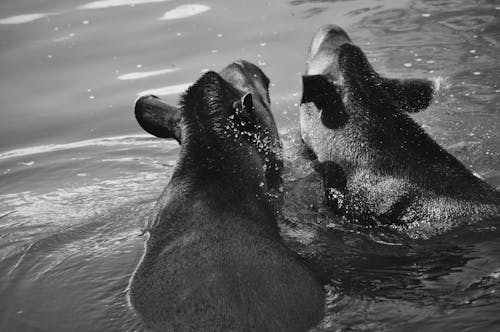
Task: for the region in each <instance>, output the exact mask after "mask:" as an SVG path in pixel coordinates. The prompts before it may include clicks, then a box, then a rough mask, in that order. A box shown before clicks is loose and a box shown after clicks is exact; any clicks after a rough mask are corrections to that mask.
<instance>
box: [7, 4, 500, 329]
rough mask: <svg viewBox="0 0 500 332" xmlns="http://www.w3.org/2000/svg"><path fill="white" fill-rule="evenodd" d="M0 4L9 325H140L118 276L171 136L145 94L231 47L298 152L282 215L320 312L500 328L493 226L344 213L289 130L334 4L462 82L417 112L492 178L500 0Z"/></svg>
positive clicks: (183, 82) (432, 69)
mask: <svg viewBox="0 0 500 332" xmlns="http://www.w3.org/2000/svg"><path fill="white" fill-rule="evenodd" d="M0 9H1V11H0V12H1V13H2V14H1V18H0V33H1V35H2V38H1V39H0V53H1V57H0V75H1V77H2V78H3V79H4V80H3V82H4V84H3V85H2V89H0V102H1V103H2V121H0V135H1V138H2V139H1V140H0V182H1V184H2V185H1V187H0V330H2V331H4V330H5V331H39V330H47V331H69V330H71V331H104V330H107V331H116V330H120V331H134V330H143V328H142V327H141V325H140V324H139V323H138V321H137V319H136V317H135V316H134V315H133V313H132V312H131V310H130V308H129V307H128V304H127V301H126V297H125V289H126V287H127V282H128V279H129V277H130V274H131V273H132V271H133V268H134V267H135V265H136V263H137V261H138V259H139V257H140V255H141V253H142V245H143V241H144V238H142V237H139V236H138V235H139V234H140V231H141V229H142V227H143V226H144V224H145V222H146V220H147V218H148V214H149V211H150V210H151V208H152V206H153V205H154V202H155V200H156V199H157V197H158V196H159V194H160V192H161V190H162V189H163V188H164V186H165V185H166V183H167V182H168V179H169V177H170V174H171V172H172V168H173V166H174V165H175V161H176V159H177V154H178V151H179V148H178V146H177V144H176V143H175V142H170V141H162V140H157V139H154V138H151V137H149V136H147V135H145V134H143V133H142V132H141V129H140V128H139V126H138V125H137V124H136V122H135V118H134V115H133V109H132V105H133V102H134V100H135V98H137V96H138V95H142V94H156V95H163V96H166V97H165V99H167V100H168V101H169V102H171V103H176V101H177V99H178V95H179V94H180V93H182V92H183V91H184V90H185V89H186V88H187V87H188V86H189V84H190V83H189V82H193V81H194V80H195V79H196V78H197V77H199V76H200V73H201V72H203V71H206V70H207V69H214V70H219V69H221V68H223V67H224V66H225V65H227V64H228V63H230V62H231V61H234V60H235V59H238V58H244V59H247V60H249V61H252V62H254V63H258V64H259V65H260V66H261V67H262V68H263V70H264V71H265V72H266V74H268V76H269V77H270V78H271V99H272V100H273V111H274V114H275V118H276V120H277V122H278V125H279V127H280V128H281V129H282V130H281V134H282V137H283V140H284V146H285V154H286V164H285V167H286V172H285V182H286V196H285V197H286V200H285V208H284V210H283V213H282V217H281V219H280V227H281V231H282V234H283V236H284V239H285V241H286V243H287V245H289V246H290V247H291V248H292V249H293V250H295V251H297V252H298V253H300V254H301V256H302V257H304V258H306V260H307V262H308V264H309V265H310V267H311V268H312V269H314V270H315V271H316V272H317V273H318V274H319V275H320V276H321V277H322V279H323V280H324V281H325V282H326V283H327V285H328V286H327V288H328V294H329V295H328V301H327V302H328V303H327V304H328V308H327V316H326V317H325V320H324V321H323V322H322V324H321V326H319V327H318V328H317V330H318V331H339V330H340V331H348V330H349V331H352V330H370V331H380V330H392V331H401V330H412V329H415V330H425V331H458V330H465V329H468V328H469V329H472V330H489V331H494V330H497V329H499V328H500V323H499V321H498V318H497V315H498V311H499V309H500V297H499V294H500V280H499V279H500V245H499V243H500V241H499V239H500V235H499V234H498V232H499V231H498V230H496V229H495V227H489V228H485V229H477V228H472V229H468V230H463V231H462V233H456V234H449V235H448V236H446V237H442V238H439V239H435V240H433V241H430V242H422V243H419V242H408V241H407V240H406V239H402V238H401V237H400V236H398V235H395V234H391V233H390V232H383V231H380V230H373V229H364V228H359V227H356V226H355V225H350V224H347V223H345V222H344V221H342V220H339V219H338V218H336V217H335V216H333V215H331V214H330V213H329V211H328V210H326V209H324V207H323V206H322V204H321V190H320V183H319V179H318V177H317V175H316V173H315V172H314V171H313V169H312V167H311V165H310V164H309V162H307V161H306V160H304V159H303V157H301V155H300V154H299V152H298V149H299V146H300V144H299V143H300V140H299V139H298V138H297V127H298V109H297V103H298V99H299V98H300V89H301V86H300V78H299V75H300V73H302V72H303V68H304V60H305V54H306V48H307V45H308V43H309V40H310V38H311V37H312V35H313V33H314V31H315V29H317V28H318V27H319V26H320V25H322V24H325V23H335V24H339V25H341V26H343V27H344V28H345V29H346V30H347V31H348V33H349V35H350V36H351V37H352V39H353V40H355V41H356V43H357V44H358V45H360V46H361V47H362V48H363V50H364V51H365V52H366V54H367V56H368V57H369V59H370V61H372V62H373V64H374V66H375V67H376V69H377V71H379V72H382V73H384V74H385V75H387V76H393V77H430V78H436V79H437V78H439V79H440V80H442V79H443V78H445V79H446V82H450V83H451V86H448V87H447V88H446V89H443V90H442V92H441V94H440V95H439V96H438V97H437V98H436V100H435V103H434V104H433V105H432V107H431V108H430V109H429V110H428V111H426V112H422V113H421V114H416V115H414V117H415V119H416V120H417V121H418V122H419V123H421V124H422V125H423V127H424V128H425V129H426V131H428V132H429V133H430V134H431V135H432V136H433V137H434V138H436V140H437V141H438V142H439V143H440V144H442V145H443V146H444V147H446V148H447V149H449V150H450V151H451V152H452V153H453V154H454V155H455V156H457V157H458V158H459V159H460V160H461V161H463V162H464V163H465V164H466V165H467V166H468V167H470V168H472V169H473V170H474V171H475V172H476V173H478V175H480V176H482V177H483V178H485V179H486V181H488V182H490V183H491V184H492V185H494V186H496V187H497V188H500V166H499V160H500V158H499V154H500V148H499V147H500V144H499V143H500V136H499V135H500V133H499V131H498V123H499V122H500V113H499V112H498V108H499V104H500V86H499V84H500V83H499V81H498V77H500V69H499V68H498V65H497V64H498V54H499V52H498V51H499V47H500V26H499V24H500V20H499V19H498V13H500V5H499V4H498V2H497V1H494V0H491V1H488V0H480V1H475V2H467V1H459V0H433V1H432V0H415V1H409V0H407V1H400V0H397V1H396V0H394V1H372V0H352V1H327V0H312V1H311V0H309V1H307V0H294V1H287V0H284V1H273V2H270V1H257V2H253V3H252V5H251V6H249V5H248V2H245V1H242V0H238V1H229V0H224V1H204V2H202V3H199V4H198V3H191V4H181V3H179V2H176V1H167V0H103V1H94V2H86V1H78V2H77V3H68V2H66V1H62V0H50V1H45V2H32V1H28V0H22V1H16V2H3V3H1V4H0ZM162 17H163V18H164V19H159V18H162ZM485 227H487V226H485Z"/></svg>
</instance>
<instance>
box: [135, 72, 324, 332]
mask: <svg viewBox="0 0 500 332" xmlns="http://www.w3.org/2000/svg"><path fill="white" fill-rule="evenodd" d="M245 66H246V64H245ZM240 75H242V76H240ZM245 80H248V82H252V83H255V84H256V85H255V86H254V85H252V84H249V83H248V82H246V81H245ZM233 82H237V84H236V83H233ZM261 83H262V84H263V85H261ZM267 84H268V83H266V80H264V81H261V80H259V78H258V77H255V76H253V72H252V71H251V70H250V71H247V69H245V68H244V67H241V66H240V64H236V65H234V66H233V67H231V66H230V67H229V69H227V71H223V74H221V75H219V74H217V73H215V72H211V71H210V72H207V73H205V74H204V75H203V76H202V77H201V78H200V79H199V80H198V81H197V82H196V83H195V84H194V85H192V86H191V87H190V88H189V89H188V90H187V92H186V93H185V94H184V95H183V97H182V98H181V102H180V107H173V106H168V105H167V104H158V103H159V100H157V99H155V98H154V97H144V98H150V99H142V98H141V99H140V100H139V101H138V103H140V104H139V105H136V117H137V119H138V121H139V123H140V124H141V126H142V127H143V128H145V129H146V130H147V131H148V132H151V133H154V134H156V136H160V137H167V136H169V135H170V136H171V137H174V138H176V139H177V140H178V141H180V143H181V152H180V156H179V160H178V162H177V164H176V166H175V169H174V171H173V174H172V177H171V179H170V182H169V184H168V186H167V188H166V189H165V191H164V192H163V194H162V196H161V197H160V199H159V201H158V204H157V207H156V208H155V211H156V212H155V216H154V219H153V222H152V223H151V224H150V226H149V229H148V231H149V238H148V240H147V243H146V245H145V252H144V255H143V257H142V260H141V262H140V263H139V265H138V267H137V269H136V271H135V273H134V275H133V277H132V279H131V282H130V286H129V297H130V302H131V304H132V306H133V308H134V309H135V311H136V312H137V313H138V315H139V317H140V318H141V319H142V320H143V321H144V322H145V323H146V325H147V326H148V327H150V328H153V329H154V330H158V331H306V330H308V329H309V328H311V327H313V326H314V325H315V324H317V323H318V322H319V320H321V318H322V317H323V315H324V303H325V294H324V291H323V288H322V285H321V283H320V281H318V279H317V277H316V275H314V274H313V273H312V272H311V271H310V270H309V269H308V268H307V267H306V266H305V265H304V263H303V262H302V261H301V259H300V258H299V257H298V255H296V254H295V253H294V252H292V251H291V250H289V249H288V248H287V247H286V246H285V245H284V244H283V242H282V240H281V237H280V235H279V230H278V226H277V221H276V215H275V213H274V210H273V207H272V204H271V203H270V202H269V200H268V197H266V196H267V194H268V187H269V186H272V185H275V184H276V183H277V182H276V181H277V180H276V179H275V178H274V176H275V175H277V176H279V175H280V174H279V172H278V173H276V170H275V171H274V173H268V170H269V167H266V164H268V162H269V161H270V159H269V157H270V151H271V150H272V149H273V148H274V147H275V144H278V143H277V142H275V141H274V138H272V139H267V140H266V139H265V138H266V137H277V131H276V126H275V124H274V120H272V117H270V116H267V115H265V116H264V113H261V112H264V111H265V112H267V110H264V109H262V108H261V107H263V106H262V105H266V107H268V104H269V97H268V95H267ZM254 87H255V89H254ZM151 98H152V99H151ZM141 103H142V104H141ZM156 112H163V113H164V114H159V113H156ZM269 112H270V110H269ZM176 118H177V119H180V122H179V121H176V120H175V119H176ZM171 120H172V121H171ZM271 120H272V121H271ZM273 158H274V157H273ZM272 174H274V175H272Z"/></svg>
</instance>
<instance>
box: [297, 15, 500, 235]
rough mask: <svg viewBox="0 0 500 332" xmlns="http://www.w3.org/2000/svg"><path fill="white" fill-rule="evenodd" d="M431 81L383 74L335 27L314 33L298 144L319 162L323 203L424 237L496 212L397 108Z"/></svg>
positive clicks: (491, 193) (485, 193) (420, 99)
mask: <svg viewBox="0 0 500 332" xmlns="http://www.w3.org/2000/svg"><path fill="white" fill-rule="evenodd" d="M434 90H435V89H434V85H433V83H432V82H431V81H429V80H423V79H407V80H399V79H387V78H384V77H382V76H380V75H379V74H378V73H377V72H375V70H374V69H373V67H372V66H371V65H370V63H369V61H368V59H367V58H366V56H365V54H364V53H363V51H362V50H361V49H360V48H359V47H357V46H355V45H354V44H353V43H352V42H351V40H350V38H349V37H348V36H347V34H346V33H345V32H344V31H343V30H342V29H341V28H339V27H337V26H334V25H327V26H324V27H322V28H321V29H320V30H319V31H318V32H317V33H316V35H315V36H314V38H313V40H312V42H311V45H310V48H309V53H308V57H307V61H306V73H305V75H304V76H303V94H302V100H301V105H300V126H301V135H302V140H303V142H304V144H305V145H306V147H307V148H308V149H309V150H310V152H311V153H312V155H314V156H315V157H316V158H317V160H318V162H319V165H320V170H321V172H322V175H323V182H324V190H325V195H326V196H325V197H326V201H327V203H328V204H329V205H330V206H331V207H332V208H333V209H334V210H336V211H338V212H339V213H341V214H343V215H344V216H345V217H347V219H349V220H352V221H355V222H363V223H368V224H382V225H392V226H391V227H393V228H395V229H397V230H399V231H401V232H403V233H405V234H407V235H408V236H410V237H412V238H428V237H430V236H433V235H436V234H441V233H444V232H446V231H448V230H451V229H453V228H455V227H456V226H459V225H464V224H473V223H476V222H478V221H480V220H485V219H490V218H494V217H497V216H500V194H499V192H498V191H496V190H495V189H493V188H492V187H491V186H490V185H488V184H487V183H485V182H484V181H482V180H481V179H479V178H478V177H476V176H474V175H473V174H472V173H471V171H470V170H468V169H467V168H466V167H465V166H464V165H463V164H462V163H460V162H459V161H458V160H457V159H456V158H455V157H454V156H452V155H451V154H450V153H448V152H447V151H445V150H444V149H443V148H442V147H441V146H439V145H438V144H437V143H436V142H435V141H434V140H433V139H432V138H431V137H430V136H429V135H428V134H427V133H426V132H425V131H424V130H423V129H422V128H421V126H419V125H418V124H417V123H416V122H415V121H414V120H413V119H412V118H411V117H410V116H409V115H408V114H407V113H408V112H417V111H419V110H422V109H425V108H426V107H427V106H428V105H429V104H430V102H431V100H432V98H433V93H434Z"/></svg>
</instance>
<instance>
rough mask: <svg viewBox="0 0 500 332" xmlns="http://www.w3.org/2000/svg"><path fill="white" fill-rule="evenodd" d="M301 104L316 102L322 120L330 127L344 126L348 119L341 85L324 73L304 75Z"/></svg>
mask: <svg viewBox="0 0 500 332" xmlns="http://www.w3.org/2000/svg"><path fill="white" fill-rule="evenodd" d="M300 103H301V104H305V103H314V105H315V106H316V108H318V110H319V111H320V112H321V115H320V117H321V122H322V123H323V125H324V126H325V127H327V128H330V129H338V128H340V127H342V126H343V125H344V124H345V123H346V122H347V119H348V116H347V113H346V110H345V107H344V103H343V101H342V95H341V90H340V87H338V86H336V85H335V84H333V83H331V82H329V81H328V79H327V78H326V77H325V76H324V75H304V76H302V99H301V101H300Z"/></svg>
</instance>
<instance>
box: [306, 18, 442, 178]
mask: <svg viewBox="0 0 500 332" xmlns="http://www.w3.org/2000/svg"><path fill="white" fill-rule="evenodd" d="M309 52H310V54H309V56H308V61H307V66H306V67H307V68H306V69H307V72H306V74H307V75H305V76H303V94H302V100H301V106H300V121H301V133H302V139H303V141H304V143H305V144H306V145H307V146H308V147H309V148H310V149H311V150H312V152H314V154H315V155H316V156H317V158H318V160H319V161H320V162H328V161H332V162H335V163H337V164H339V165H340V166H341V167H342V169H344V171H345V172H349V169H352V167H353V166H354V167H356V166H362V167H380V169H386V170H387V169H390V168H394V167H401V168H404V167H405V166H404V165H405V162H407V161H408V159H411V154H412V153H413V152H418V150H419V146H420V144H424V145H425V144H427V143H429V140H430V138H429V137H428V136H427V135H426V134H425V133H424V132H423V130H422V129H421V128H420V127H419V126H418V125H417V124H416V123H415V122H414V121H413V120H412V119H411V118H410V117H409V116H408V114H407V112H418V111H420V110H422V109H425V108H426V107H428V106H429V104H430V102H431V100H432V97H433V93H434V86H433V83H432V82H431V81H429V80H423V79H408V80H399V79H387V78H383V77H381V76H380V75H379V74H378V73H377V72H375V70H374V69H373V67H372V66H371V65H370V63H369V61H368V59H367V58H366V56H365V54H364V53H363V51H361V49H360V48H359V47H357V46H355V45H353V44H352V43H351V41H350V39H349V37H348V36H347V35H346V33H345V32H344V31H343V30H341V29H340V28H338V27H336V26H326V27H324V28H322V29H320V31H319V32H318V34H317V35H316V37H314V38H313V42H312V43H311V47H310V50H309ZM431 145H432V146H434V145H433V144H431Z"/></svg>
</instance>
